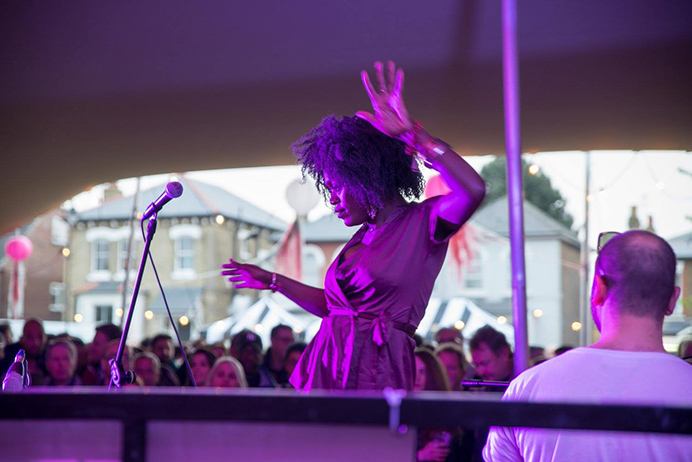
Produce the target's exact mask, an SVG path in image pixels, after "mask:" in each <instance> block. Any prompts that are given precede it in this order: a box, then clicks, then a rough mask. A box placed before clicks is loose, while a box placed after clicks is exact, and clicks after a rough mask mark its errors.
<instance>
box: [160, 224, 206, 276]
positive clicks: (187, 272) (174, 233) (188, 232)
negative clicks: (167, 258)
mask: <svg viewBox="0 0 692 462" xmlns="http://www.w3.org/2000/svg"><path fill="white" fill-rule="evenodd" d="M168 237H169V238H170V239H171V240H172V241H173V249H174V252H173V261H174V263H173V272H172V273H171V279H195V278H196V277H197V271H196V269H195V263H196V257H197V255H196V253H197V252H196V249H195V247H196V245H195V243H196V242H197V240H199V239H200V238H201V237H202V228H201V227H200V226H199V225H196V224H189V223H184V224H181V225H176V226H172V227H171V228H170V229H169V230H168ZM182 239H191V240H192V249H190V252H191V253H192V268H181V267H180V258H181V255H180V251H181V249H180V242H181V240H182Z"/></svg>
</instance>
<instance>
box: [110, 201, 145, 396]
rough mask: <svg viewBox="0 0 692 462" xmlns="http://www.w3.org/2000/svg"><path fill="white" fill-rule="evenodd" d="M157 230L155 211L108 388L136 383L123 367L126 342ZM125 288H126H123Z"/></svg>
mask: <svg viewBox="0 0 692 462" xmlns="http://www.w3.org/2000/svg"><path fill="white" fill-rule="evenodd" d="M155 232H156V213H154V214H153V215H152V216H151V218H149V223H148V225H147V236H146V239H145V241H144V250H142V260H141V261H140V263H139V270H138V271H137V279H135V286H134V288H133V289H132V299H131V300H130V309H129V310H128V312H127V320H126V321H125V327H124V328H123V335H122V337H120V345H119V346H118V353H117V354H116V355H115V359H112V360H111V380H110V383H109V385H108V390H109V391H110V389H111V387H112V386H113V385H115V387H116V388H120V387H121V386H122V385H123V384H130V383H134V381H135V374H134V372H133V371H126V370H125V368H124V367H123V353H124V351H125V342H126V341H127V334H128V332H130V324H131V323H132V314H133V313H134V311H135V303H136V302H137V296H138V295H139V287H140V285H141V284H142V277H143V276H144V266H145V265H146V263H147V256H148V255H149V247H151V241H152V240H153V239H154V233H155ZM123 290H125V288H123Z"/></svg>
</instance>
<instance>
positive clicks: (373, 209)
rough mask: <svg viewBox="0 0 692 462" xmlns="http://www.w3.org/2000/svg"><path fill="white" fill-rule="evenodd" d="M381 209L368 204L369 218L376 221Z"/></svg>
mask: <svg viewBox="0 0 692 462" xmlns="http://www.w3.org/2000/svg"><path fill="white" fill-rule="evenodd" d="M379 211H380V209H379V208H378V207H376V206H374V205H372V204H368V216H369V217H370V219H371V220H374V219H375V217H376V216H377V212H379Z"/></svg>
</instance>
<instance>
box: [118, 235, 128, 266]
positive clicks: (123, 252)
mask: <svg viewBox="0 0 692 462" xmlns="http://www.w3.org/2000/svg"><path fill="white" fill-rule="evenodd" d="M128 241H129V240H128V239H120V240H119V241H118V263H117V265H118V266H117V267H116V268H117V270H118V271H121V270H125V263H127V243H128Z"/></svg>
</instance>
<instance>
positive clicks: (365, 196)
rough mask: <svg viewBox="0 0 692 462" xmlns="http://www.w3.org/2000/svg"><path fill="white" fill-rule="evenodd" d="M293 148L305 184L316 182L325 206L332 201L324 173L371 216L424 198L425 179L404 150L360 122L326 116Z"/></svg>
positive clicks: (392, 139) (363, 121)
mask: <svg viewBox="0 0 692 462" xmlns="http://www.w3.org/2000/svg"><path fill="white" fill-rule="evenodd" d="M291 148H292V149H293V155H294V156H295V157H296V159H297V160H298V162H300V163H301V164H303V167H302V173H303V178H305V177H306V175H310V176H311V177H312V178H313V179H314V180H315V183H316V184H317V190H318V191H319V192H320V194H322V197H324V199H325V201H326V202H327V203H329V199H330V195H329V190H328V189H327V188H326V186H325V185H324V175H325V173H326V174H327V175H328V176H329V178H331V179H333V180H334V181H335V182H337V183H339V184H341V185H343V186H346V187H348V189H349V192H350V193H351V194H352V195H353V197H354V198H355V199H356V200H357V201H358V203H359V204H360V205H361V206H362V207H363V208H364V209H365V210H368V211H371V210H377V209H379V208H382V207H383V206H384V204H385V203H386V202H388V201H390V200H392V199H395V198H396V197H397V196H402V197H404V198H405V199H408V200H412V199H417V198H419V197H420V196H421V195H422V194H423V189H424V187H425V181H424V180H423V175H422V174H421V173H420V171H418V170H417V169H416V170H415V171H414V170H413V169H412V168H411V165H412V164H411V162H412V158H411V156H409V155H408V154H406V145H405V144H404V143H403V142H401V141H398V140H395V139H394V138H390V137H389V136H387V135H385V134H384V133H382V132H380V131H379V130H377V129H376V128H375V127H373V126H372V125H370V123H368V122H367V121H365V120H363V119H360V118H359V117H356V116H344V117H336V116H334V115H333V114H332V115H330V116H327V117H325V118H324V119H323V120H322V122H320V124H319V125H317V126H316V127H315V128H313V129H312V130H310V131H309V132H308V133H306V134H305V135H303V136H302V137H301V138H300V139H299V140H298V141H296V142H295V143H293V145H291Z"/></svg>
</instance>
